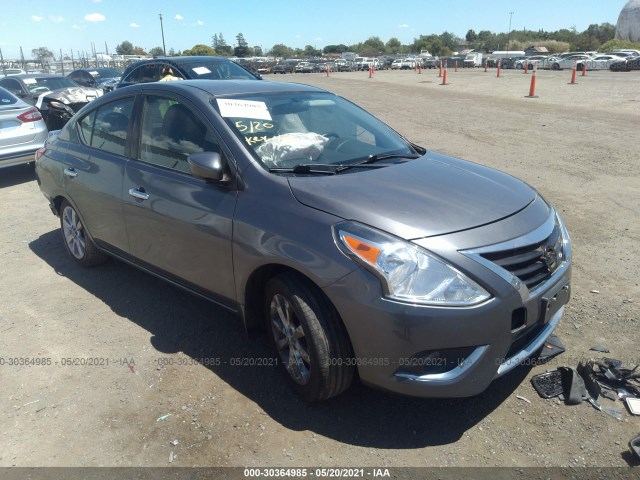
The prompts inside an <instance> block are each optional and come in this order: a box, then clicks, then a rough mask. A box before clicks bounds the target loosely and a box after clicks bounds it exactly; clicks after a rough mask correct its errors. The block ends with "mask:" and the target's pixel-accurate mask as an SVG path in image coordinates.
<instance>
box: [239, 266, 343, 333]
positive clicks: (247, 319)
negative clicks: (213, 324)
mask: <svg viewBox="0 0 640 480" xmlns="http://www.w3.org/2000/svg"><path fill="white" fill-rule="evenodd" d="M287 272H290V273H293V274H296V275H299V276H301V277H302V278H304V279H305V280H306V281H307V282H309V285H311V286H312V287H313V288H314V290H316V292H317V293H318V294H319V295H322V297H323V298H324V300H326V301H327V302H328V303H329V304H330V305H331V306H332V307H333V308H334V309H335V310H336V313H337V315H338V318H339V319H340V322H341V323H342V324H343V325H344V322H343V320H342V317H340V314H339V312H338V309H337V308H336V307H335V305H334V304H333V302H332V301H331V299H330V298H329V297H328V296H327V295H326V294H325V293H324V291H323V290H322V288H320V286H319V285H318V284H317V283H316V282H314V281H313V280H312V279H311V278H310V277H309V276H308V275H305V274H304V273H303V272H301V271H300V270H297V269H295V268H292V267H290V266H288V265H283V264H280V263H270V264H266V265H261V266H260V267H258V268H256V269H255V270H254V271H253V272H252V273H251V275H250V276H249V278H248V280H247V282H246V283H245V286H244V302H243V321H244V326H245V329H246V331H247V332H248V333H251V332H252V331H258V330H262V329H264V327H265V319H264V318H263V312H262V308H263V305H264V303H263V302H264V295H265V289H266V287H267V284H268V283H269V281H270V280H271V279H272V278H275V277H277V276H278V275H281V274H283V273H287ZM345 330H346V327H345Z"/></svg>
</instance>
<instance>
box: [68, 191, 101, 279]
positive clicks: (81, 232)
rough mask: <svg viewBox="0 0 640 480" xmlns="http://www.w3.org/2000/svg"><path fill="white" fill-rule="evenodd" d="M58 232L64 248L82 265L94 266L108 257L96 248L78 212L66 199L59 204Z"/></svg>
mask: <svg viewBox="0 0 640 480" xmlns="http://www.w3.org/2000/svg"><path fill="white" fill-rule="evenodd" d="M60 232H61V233H62V241H63V243H64V246H65V250H66V251H67V253H68V254H69V255H70V256H71V258H73V259H74V260H75V261H76V262H77V263H79V264H80V265H82V266H83V267H94V266H96V265H100V264H102V263H104V262H106V261H107V260H108V259H109V257H108V255H106V254H105V253H102V252H101V251H100V250H98V247H96V245H95V243H93V240H91V236H90V235H88V233H87V231H86V229H85V228H84V225H83V224H82V221H81V220H80V216H79V215H78V212H76V210H75V209H74V208H73V207H72V206H71V204H70V203H69V202H67V201H66V200H64V201H63V202H62V205H61V206H60Z"/></svg>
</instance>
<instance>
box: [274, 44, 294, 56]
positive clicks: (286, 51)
mask: <svg viewBox="0 0 640 480" xmlns="http://www.w3.org/2000/svg"><path fill="white" fill-rule="evenodd" d="M271 55H273V56H274V57H282V58H287V57H291V56H293V52H292V50H291V48H289V47H287V46H286V45H283V44H282V43H278V44H276V45H274V46H273V47H272V48H271Z"/></svg>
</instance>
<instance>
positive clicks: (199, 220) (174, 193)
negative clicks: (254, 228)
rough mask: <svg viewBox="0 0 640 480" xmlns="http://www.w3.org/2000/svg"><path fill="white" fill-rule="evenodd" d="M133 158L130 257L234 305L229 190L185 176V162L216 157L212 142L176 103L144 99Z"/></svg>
mask: <svg viewBox="0 0 640 480" xmlns="http://www.w3.org/2000/svg"><path fill="white" fill-rule="evenodd" d="M139 124H140V138H139V141H138V152H137V155H136V158H135V159H134V160H132V161H131V162H129V164H128V165H127V167H126V173H125V181H124V195H123V196H124V210H125V219H126V224H127V230H128V233H129V239H130V250H131V253H132V255H133V256H134V257H136V258H137V259H138V260H139V261H140V262H141V263H142V264H143V265H144V266H145V267H147V268H150V269H152V270H155V271H157V272H158V273H160V274H161V275H163V276H165V277H168V278H170V279H173V280H175V281H177V282H179V283H181V284H184V285H186V286H188V287H190V288H192V289H194V290H196V291H199V292H201V293H203V294H205V295H208V296H210V297H218V298H219V299H220V300H221V301H222V302H223V303H228V302H226V301H225V300H226V299H231V300H235V288H234V281H233V262H232V256H231V254H232V250H231V240H232V221H233V213H234V210H235V206H236V196H237V190H236V188H235V185H227V186H222V185H218V184H208V183H206V182H204V181H202V180H198V179H196V178H194V177H193V176H192V175H191V172H190V169H189V165H188V163H187V157H188V155H189V154H190V153H193V152H200V151H217V152H219V153H220V154H221V155H223V157H225V158H227V159H228V158H230V157H229V155H227V154H226V152H225V149H224V148H223V146H222V144H221V143H222V142H221V141H220V138H219V136H218V135H217V134H216V132H215V131H214V129H213V128H212V127H211V125H210V124H209V122H208V121H207V120H206V118H205V117H204V116H203V115H202V114H201V112H199V111H198V110H197V109H196V108H195V107H194V105H193V104H191V103H189V102H188V101H187V100H186V99H184V98H182V97H176V96H173V97H169V96H165V95H153V94H149V95H146V96H145V98H144V105H143V109H142V115H141V119H140V122H139Z"/></svg>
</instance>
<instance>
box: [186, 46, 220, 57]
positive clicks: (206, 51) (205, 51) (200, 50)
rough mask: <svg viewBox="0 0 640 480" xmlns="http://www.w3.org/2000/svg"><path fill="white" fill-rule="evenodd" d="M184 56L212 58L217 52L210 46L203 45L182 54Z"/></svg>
mask: <svg viewBox="0 0 640 480" xmlns="http://www.w3.org/2000/svg"><path fill="white" fill-rule="evenodd" d="M182 54H183V55H206V56H212V55H215V54H216V51H215V50H214V49H213V48H211V47H210V46H209V45H203V44H201V43H199V44H197V45H194V46H193V47H191V48H190V49H188V50H185V51H183V52H182Z"/></svg>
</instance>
